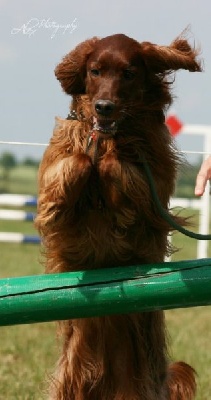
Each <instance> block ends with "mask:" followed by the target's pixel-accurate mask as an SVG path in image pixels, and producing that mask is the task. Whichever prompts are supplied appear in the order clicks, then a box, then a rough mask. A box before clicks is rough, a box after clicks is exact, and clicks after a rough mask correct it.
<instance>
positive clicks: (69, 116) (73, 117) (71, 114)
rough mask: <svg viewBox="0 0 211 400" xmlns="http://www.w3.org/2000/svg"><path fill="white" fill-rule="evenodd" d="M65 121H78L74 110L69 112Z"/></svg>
mask: <svg viewBox="0 0 211 400" xmlns="http://www.w3.org/2000/svg"><path fill="white" fill-rule="evenodd" d="M66 119H72V120H78V116H77V113H76V111H75V110H71V111H70V112H69V114H68V116H67V118H66Z"/></svg>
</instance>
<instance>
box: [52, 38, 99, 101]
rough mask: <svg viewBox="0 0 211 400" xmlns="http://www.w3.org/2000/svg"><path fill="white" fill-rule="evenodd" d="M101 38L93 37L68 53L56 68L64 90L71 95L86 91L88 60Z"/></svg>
mask: <svg viewBox="0 0 211 400" xmlns="http://www.w3.org/2000/svg"><path fill="white" fill-rule="evenodd" d="M98 40H99V39H98V38H97V37H93V38H92V39H88V40H86V41H85V42H82V43H80V44H79V45H78V46H77V47H76V48H75V49H74V50H72V51H71V52H70V53H68V54H67V55H66V56H65V57H64V58H63V60H62V61H61V63H60V64H59V65H57V67H56V69H55V75H56V77H57V79H58V80H59V81H60V83H61V86H62V88H63V90H64V91H65V92H66V93H67V94H70V95H74V94H84V93H85V76H86V62H87V59H88V57H89V55H90V54H91V53H92V52H93V50H94V48H95V44H96V42H97V41H98Z"/></svg>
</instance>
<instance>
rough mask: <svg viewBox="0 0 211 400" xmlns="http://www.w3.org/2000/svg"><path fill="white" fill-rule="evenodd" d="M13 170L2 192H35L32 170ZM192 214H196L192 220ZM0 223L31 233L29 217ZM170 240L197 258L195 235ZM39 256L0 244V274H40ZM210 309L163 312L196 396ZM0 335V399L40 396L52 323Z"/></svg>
mask: <svg viewBox="0 0 211 400" xmlns="http://www.w3.org/2000/svg"><path fill="white" fill-rule="evenodd" d="M26 171H27V172H26ZM12 174H13V179H12V180H11V181H10V180H9V185H10V186H8V190H7V191H10V192H13V193H21V192H22V193H32V194H35V193H36V170H35V169H33V168H29V171H28V170H26V167H24V168H22V167H21V168H18V169H16V170H14V171H11V176H12ZM0 191H1V190H0ZM197 218H198V217H197V214H196V216H195V218H194V221H195V224H197ZM0 225H1V229H0V230H1V231H4V230H5V231H6V230H8V231H15V232H24V233H35V231H34V228H33V226H32V223H28V222H16V221H13V222H9V221H0ZM173 244H175V245H176V246H177V247H179V248H180V251H179V252H177V253H175V254H174V256H173V259H174V260H183V259H194V258H196V241H195V240H192V239H188V238H186V237H184V236H182V235H181V234H175V235H173ZM210 247H211V246H209V257H211V249H210ZM40 258H41V257H40V251H39V246H37V245H24V244H4V243H0V277H7V276H8V277H9V276H21V275H32V274H40V273H43V266H42V265H41V262H40ZM202 290H203V288H202ZM210 312H211V307H198V308H191V309H179V310H171V311H168V312H166V321H167V327H168V331H169V336H170V349H171V350H170V351H171V356H172V358H173V359H174V360H184V361H186V362H188V363H190V364H191V365H192V366H193V367H194V368H195V369H196V370H197V373H198V395H197V400H209V399H210V397H211V379H210V376H211V317H210ZM0 334H1V347H0V400H19V399H20V400H32V399H34V400H41V399H44V398H45V393H44V388H45V381H46V380H47V377H48V374H50V372H51V370H52V369H53V366H54V364H55V362H56V360H57V358H58V352H59V350H58V343H57V340H56V327H55V323H43V324H33V325H20V326H11V327H2V328H0Z"/></svg>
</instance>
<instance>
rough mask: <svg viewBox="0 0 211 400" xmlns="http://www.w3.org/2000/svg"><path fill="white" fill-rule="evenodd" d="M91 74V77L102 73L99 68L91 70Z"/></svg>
mask: <svg viewBox="0 0 211 400" xmlns="http://www.w3.org/2000/svg"><path fill="white" fill-rule="evenodd" d="M90 72H91V75H94V76H98V75H100V71H99V69H97V68H92V69H91V70H90Z"/></svg>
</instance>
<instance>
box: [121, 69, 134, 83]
mask: <svg viewBox="0 0 211 400" xmlns="http://www.w3.org/2000/svg"><path fill="white" fill-rule="evenodd" d="M123 76H124V78H125V79H126V80H127V81H132V79H134V78H135V72H134V71H131V69H125V70H124V72H123Z"/></svg>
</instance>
